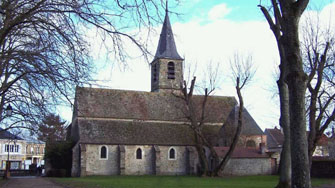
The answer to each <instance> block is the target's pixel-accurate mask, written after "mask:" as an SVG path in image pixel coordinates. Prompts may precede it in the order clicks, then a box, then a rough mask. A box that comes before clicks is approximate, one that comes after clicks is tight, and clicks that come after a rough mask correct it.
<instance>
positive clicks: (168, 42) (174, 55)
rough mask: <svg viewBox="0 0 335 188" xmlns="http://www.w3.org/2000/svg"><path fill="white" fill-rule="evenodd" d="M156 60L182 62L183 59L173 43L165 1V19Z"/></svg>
mask: <svg viewBox="0 0 335 188" xmlns="http://www.w3.org/2000/svg"><path fill="white" fill-rule="evenodd" d="M157 58H167V59H176V60H179V59H180V60H182V59H183V58H181V57H180V55H179V54H178V52H177V48H176V44H175V42H174V37H173V32H172V27H171V23H170V19H169V14H168V3H167V1H166V8H165V19H164V23H163V27H162V31H161V35H160V38H159V42H158V47H157V51H156V55H155V58H154V59H157Z"/></svg>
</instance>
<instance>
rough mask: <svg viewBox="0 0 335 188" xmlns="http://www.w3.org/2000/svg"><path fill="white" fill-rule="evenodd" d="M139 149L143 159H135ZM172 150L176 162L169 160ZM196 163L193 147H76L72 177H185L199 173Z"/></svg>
mask: <svg viewBox="0 0 335 188" xmlns="http://www.w3.org/2000/svg"><path fill="white" fill-rule="evenodd" d="M101 146H106V147H107V148H108V149H107V153H108V155H107V159H101V158H100V148H101ZM138 148H140V149H141V150H142V159H136V150H137V149H138ZM171 148H173V149H174V150H175V152H176V153H175V154H176V155H175V159H169V155H168V154H169V150H170V149H171ZM197 163H198V160H197V155H196V151H195V149H194V148H193V147H186V146H172V147H171V146H152V145H94V144H76V145H75V146H74V148H73V159H72V171H71V172H72V173H71V175H72V176H86V175H119V174H120V175H147V174H149V175H150V174H157V175H186V174H196V166H197Z"/></svg>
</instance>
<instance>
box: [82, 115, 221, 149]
mask: <svg viewBox="0 0 335 188" xmlns="http://www.w3.org/2000/svg"><path fill="white" fill-rule="evenodd" d="M79 125H80V127H79V131H80V135H81V137H80V142H81V143H90V144H103V143H108V144H134V145H152V144H155V145H194V144H195V143H194V134H193V131H191V129H190V128H189V127H188V125H184V124H171V123H148V122H140V121H132V122H131V121H130V122H121V121H109V120H79ZM219 129H220V126H213V125H211V126H209V125H208V126H205V127H204V133H205V134H206V135H208V134H212V133H213V132H216V133H218V131H219ZM214 136H215V135H214Z"/></svg>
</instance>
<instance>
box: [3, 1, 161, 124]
mask: <svg viewBox="0 0 335 188" xmlns="http://www.w3.org/2000/svg"><path fill="white" fill-rule="evenodd" d="M164 6H165V5H164V3H163V1H160V0H157V1H155V0H150V1H147V0H136V1H135V0H134V1H125V0H116V1H107V0H71V1H70V0H53V1H51V0H3V1H1V2H0V10H1V12H0V78H1V85H0V95H1V99H0V114H2V112H3V109H4V106H6V105H8V104H9V103H10V104H11V105H12V106H13V108H14V114H13V116H12V119H11V120H12V121H11V124H12V126H14V127H15V126H17V125H18V124H21V123H22V122H24V123H25V125H27V128H31V129H34V128H36V125H37V122H38V121H39V120H40V119H41V117H43V116H44V114H46V113H48V112H49V111H53V110H54V108H55V105H59V104H61V103H63V102H69V101H72V98H73V92H74V88H75V86H77V85H87V84H91V83H90V81H91V77H90V73H91V72H92V70H93V69H92V59H91V57H90V55H91V54H90V46H89V41H88V40H87V32H92V31H93V32H96V33H97V37H100V39H101V40H102V41H103V42H105V44H104V46H105V47H106V48H107V51H108V52H109V54H111V55H113V57H114V58H113V59H114V60H115V61H116V62H119V63H120V62H122V63H124V62H125V60H126V58H127V57H128V54H127V52H126V49H125V42H127V41H129V42H130V43H131V44H133V45H135V46H136V47H137V48H138V49H139V50H140V51H141V52H142V55H143V56H144V57H145V58H146V59H148V55H149V53H148V51H147V48H146V45H145V43H144V42H143V40H142V39H141V38H140V36H139V35H138V32H139V31H137V32H136V31H135V30H136V28H139V29H140V28H143V27H146V28H147V29H148V31H149V32H150V31H151V28H152V27H153V25H155V24H156V23H158V22H160V21H161V19H160V18H161V15H162V13H164V11H163V10H164V9H161V8H160V7H164ZM160 10H162V11H160ZM107 43H108V44H107ZM0 117H1V118H0V120H2V119H3V117H2V116H0ZM10 127H11V126H10Z"/></svg>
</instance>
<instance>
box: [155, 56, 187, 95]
mask: <svg viewBox="0 0 335 188" xmlns="http://www.w3.org/2000/svg"><path fill="white" fill-rule="evenodd" d="M169 62H173V63H174V65H175V69H174V70H175V79H168V63H169ZM154 65H156V69H157V80H156V81H154V70H153V69H154V68H153V66H154ZM151 69H152V71H151V91H159V92H161V91H163V92H164V89H176V90H179V89H180V84H181V83H182V81H183V60H171V59H156V60H155V61H154V62H153V64H152V67H151Z"/></svg>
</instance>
